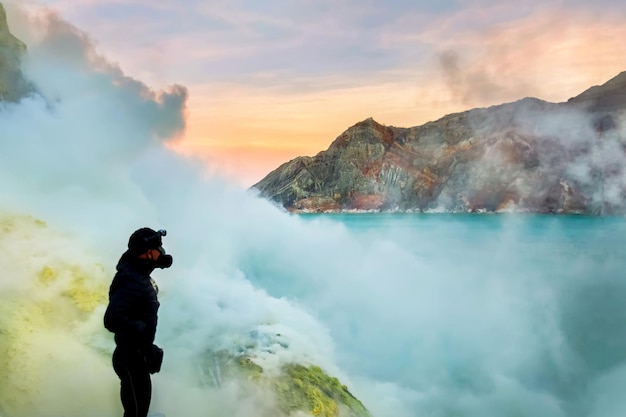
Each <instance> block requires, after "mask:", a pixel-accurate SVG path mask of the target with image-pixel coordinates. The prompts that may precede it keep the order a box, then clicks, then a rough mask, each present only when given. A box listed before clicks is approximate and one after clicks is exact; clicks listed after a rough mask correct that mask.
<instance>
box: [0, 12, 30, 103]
mask: <svg viewBox="0 0 626 417" xmlns="http://www.w3.org/2000/svg"><path fill="white" fill-rule="evenodd" d="M25 52H26V45H24V43H23V42H22V41H20V40H19V39H17V38H16V37H15V36H13V35H12V34H11V32H9V25H8V23H7V15H6V12H5V10H4V6H3V5H2V3H0V101H17V100H18V99H19V98H21V97H22V96H24V95H25V94H27V93H28V92H29V91H30V90H31V89H32V86H30V85H29V83H28V82H26V81H25V79H24V77H23V76H22V72H21V70H20V62H21V59H22V55H23V54H24V53H25Z"/></svg>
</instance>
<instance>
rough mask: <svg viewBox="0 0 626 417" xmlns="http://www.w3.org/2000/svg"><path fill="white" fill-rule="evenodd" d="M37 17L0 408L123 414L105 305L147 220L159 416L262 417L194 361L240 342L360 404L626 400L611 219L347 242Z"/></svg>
mask: <svg viewBox="0 0 626 417" xmlns="http://www.w3.org/2000/svg"><path fill="white" fill-rule="evenodd" d="M15 17H16V18H17V19H22V21H23V22H26V23H27V22H28V19H27V18H26V17H24V16H21V17H20V16H17V15H15ZM41 19H43V20H40V21H38V23H37V24H34V23H33V24H31V25H28V24H26V23H25V24H24V26H23V30H24V31H25V32H24V33H19V34H18V35H20V36H21V37H23V38H24V40H26V41H27V42H29V54H28V57H27V59H26V61H25V63H24V71H25V74H26V75H27V76H28V77H29V78H30V79H31V80H32V81H33V83H34V84H35V85H36V87H37V89H38V91H39V93H38V94H34V95H31V96H29V97H26V98H24V99H23V100H21V101H20V102H19V103H16V104H6V103H5V104H2V107H1V108H0V146H1V147H2V152H0V244H1V249H2V250H0V267H1V272H2V273H1V275H0V329H3V332H4V333H3V334H0V349H2V350H0V374H1V375H2V376H4V377H6V378H7V381H2V385H1V386H0V401H3V403H0V407H1V408H0V414H2V415H3V417H7V416H11V417H15V416H17V417H22V416H29V417H32V416H35V417H53V416H60V415H63V416H66V417H79V416H80V417H91V416H94V417H95V416H105V415H115V414H120V405H119V399H118V381H117V378H116V377H115V375H114V373H113V370H112V369H111V367H110V352H111V351H112V349H113V340H112V337H111V335H110V334H109V333H108V332H106V331H105V330H104V329H103V327H102V314H103V312H104V308H105V303H106V300H103V299H102V298H101V297H102V294H105V293H106V288H108V284H109V282H110V279H111V278H112V276H113V272H114V266H115V263H116V261H117V259H118V257H119V255H120V254H121V253H122V252H123V251H124V249H125V247H126V241H127V238H128V236H129V234H130V233H131V232H132V231H133V230H135V229H136V228H139V227H143V226H149V227H153V228H165V229H167V230H168V235H167V237H166V238H165V247H166V249H167V250H168V252H170V253H172V254H173V255H174V265H173V267H172V268H171V269H168V270H163V271H157V272H155V274H154V278H155V279H156V280H157V282H158V285H159V287H160V291H161V292H160V295H159V297H160V301H161V310H160V316H159V320H160V322H159V329H158V334H157V343H158V344H159V345H161V346H162V347H163V348H164V350H165V352H166V353H165V354H166V360H165V363H164V365H163V370H162V372H161V373H160V374H158V375H156V376H155V377H154V379H153V380H154V400H153V410H155V411H160V412H164V413H166V414H167V415H168V416H178V415H185V416H189V417H196V416H198V417H200V416H205V417H206V416H209V417H212V416H220V415H229V416H234V417H249V416H258V415H261V416H266V415H267V416H274V415H276V414H275V413H274V410H275V404H274V399H273V398H272V396H271V395H265V394H266V393H264V392H262V390H261V389H260V388H258V387H257V388H253V387H250V386H247V384H232V383H229V382H228V381H224V380H222V379H221V378H220V376H219V375H218V374H215V373H212V372H210V368H209V369H208V370H207V369H206V368H203V367H202V366H201V362H202V361H203V360H205V358H206V355H205V354H206V352H207V351H208V350H220V349H227V350H229V349H230V350H235V349H241V348H242V347H244V348H247V349H250V350H251V352H252V353H254V354H255V355H256V358H257V360H258V361H259V363H260V364H262V365H263V366H264V369H265V370H266V371H267V372H269V373H271V372H272V371H275V370H276V369H278V367H279V365H280V364H282V363H287V362H292V361H295V362H301V363H305V364H308V363H313V364H316V365H319V366H320V367H322V368H323V369H324V370H325V371H326V372H327V373H329V374H330V375H333V376H337V377H338V378H339V379H340V380H341V382H342V383H344V384H346V385H347V386H348V387H349V388H350V391H351V392H352V393H354V394H355V395H356V397H358V398H359V399H360V400H362V401H363V403H364V404H365V406H366V407H367V408H368V409H370V410H371V411H372V413H373V414H374V415H375V416H395V417H417V416H436V417H439V416H441V417H444V416H446V417H447V416H453V415H454V416H470V417H478V416H480V417H490V416H494V417H495V416H502V415H520V416H529V417H530V416H545V417H561V416H594V417H595V416H600V415H607V416H611V415H618V412H617V411H618V410H622V411H623V410H624V409H626V408H625V407H624V406H623V405H624V404H623V403H620V402H619V401H620V400H619V399H618V393H616V392H615V390H614V389H610V387H612V386H617V385H618V384H621V385H623V384H624V383H625V382H626V380H625V374H624V372H623V364H624V361H625V360H626V358H625V357H624V354H620V352H621V351H623V352H626V348H625V349H621V350H620V349H617V348H621V347H626V338H625V337H623V336H619V334H618V331H622V330H623V328H620V325H621V324H624V323H625V322H626V317H624V314H621V313H619V312H617V313H616V312H613V310H614V309H615V308H616V306H619V307H620V308H621V309H622V310H623V308H622V307H623V306H622V303H621V302H620V301H621V300H623V298H622V296H623V295H624V294H625V293H624V288H623V287H624V286H623V285H621V284H620V281H619V280H617V277H618V275H617V271H620V269H621V266H622V262H621V259H623V253H621V252H618V251H617V249H615V247H614V246H612V243H615V242H616V241H617V240H616V239H617V238H616V236H620V231H621V232H623V231H624V224H623V223H620V222H615V224H613V225H611V226H610V227H609V226H606V225H605V228H604V229H602V231H603V232H606V231H612V232H613V233H612V234H611V233H607V235H603V236H601V237H597V236H588V237H589V241H590V242H593V245H592V246H589V247H587V246H576V245H573V246H572V241H570V240H568V239H567V236H568V235H567V233H566V232H569V231H568V230H563V229H562V228H561V226H560V223H558V222H556V221H555V222H554V223H551V222H550V221H549V220H548V221H545V222H544V223H540V224H539V231H538V232H537V233H538V234H539V236H540V238H541V239H539V240H532V239H529V238H528V235H527V234H526V233H525V231H526V229H525V227H526V226H525V225H526V223H525V222H524V221H520V222H519V223H518V221H517V220H516V218H512V219H508V218H501V219H500V220H494V218H493V217H491V218H489V217H486V218H484V219H482V220H480V221H477V222H476V223H474V224H475V226H473V228H472V227H469V226H468V225H467V223H464V222H463V219H464V218H463V217H460V218H454V217H441V218H437V217H436V216H435V217H434V218H433V217H429V218H424V221H423V223H419V221H418V222H417V223H413V224H415V225H417V226H416V227H415V229H409V230H406V229H403V228H395V227H394V224H397V223H390V227H389V228H385V229H384V230H374V231H368V230H364V231H360V232H355V231H352V230H351V229H348V228H346V227H345V226H343V225H339V224H336V223H332V222H330V221H327V220H318V219H303V218H300V217H295V216H289V215H286V214H284V213H282V212H280V211H279V210H277V209H276V208H275V207H274V206H272V205H271V204H269V203H268V202H266V201H263V200H260V199H257V198H255V197H254V196H251V195H250V194H248V193H247V192H246V191H245V190H241V189H240V188H238V187H236V186H234V185H232V184H230V183H228V182H227V181H224V180H221V179H219V178H211V177H209V176H208V175H206V173H205V171H204V169H203V167H202V165H201V163H200V162H199V161H196V160H193V159H189V158H185V157H183V156H181V155H178V154H176V153H174V152H173V151H171V150H170V149H169V148H168V146H167V145H168V142H169V141H171V140H176V138H178V137H179V136H180V135H181V134H182V133H183V130H184V113H185V108H184V105H185V99H186V94H187V92H186V91H185V89H184V88H182V87H178V86H175V87H172V88H171V89H170V90H169V91H166V92H153V91H151V90H150V89H149V88H148V87H147V86H145V85H143V84H142V83H140V82H138V81H136V80H133V79H130V78H128V77H127V76H125V75H124V74H123V73H122V72H121V71H120V69H119V68H117V67H116V66H115V65H113V64H111V63H109V62H107V61H106V60H105V59H104V58H102V57H100V56H98V54H97V53H96V51H95V50H94V48H93V45H92V44H91V43H90V41H89V39H88V37H87V36H86V35H85V34H84V33H82V32H80V31H78V30H77V29H75V28H72V27H71V26H69V25H68V24H66V23H64V22H63V21H61V20H60V19H59V18H58V17H55V16H47V17H45V18H44V17H42V18H41ZM34 28H37V29H36V30H35V29H34ZM42 28H44V29H45V30H44V29H42ZM26 30H28V31H29V32H26ZM41 30H43V32H39V31H41ZM28 216H32V217H33V218H35V219H41V220H43V221H45V222H46V223H47V225H44V224H41V223H38V222H37V221H35V220H33V218H31V217H28ZM360 219H362V221H364V222H365V221H367V217H361V218H360ZM438 219H440V220H438ZM458 219H460V220H458ZM574 226H576V224H574ZM621 235H623V233H621ZM609 237H610V238H611V239H613V240H611V239H609ZM542 239H543V240H542ZM621 242H622V243H623V239H622V241H621ZM622 247H623V246H622ZM588 248H592V249H593V250H594V252H593V253H590V254H588V256H587V257H585V256H581V253H583V254H584V253H585V252H584V251H585V250H587V249H588ZM591 277H595V279H591ZM588 297H590V298H588ZM588 300H595V302H593V303H592V302H590V301H588ZM611 312H612V313H613V314H612V315H611V314H609V313H611ZM607 317H608V318H607ZM581 322H582V323H583V324H582V325H579V323H581ZM597 323H602V324H603V325H602V326H598V325H597ZM581 326H582V327H581ZM622 333H623V331H622ZM609 334H611V335H616V336H615V337H614V339H612V340H611V343H608V342H607V337H608V335H609ZM585 337H591V339H585ZM594 342H595V343H594ZM576 381H581V382H580V384H579V383H578V382H576ZM620 398H621V397H620ZM603 413H604V414H603ZM5 414H6V415H5Z"/></svg>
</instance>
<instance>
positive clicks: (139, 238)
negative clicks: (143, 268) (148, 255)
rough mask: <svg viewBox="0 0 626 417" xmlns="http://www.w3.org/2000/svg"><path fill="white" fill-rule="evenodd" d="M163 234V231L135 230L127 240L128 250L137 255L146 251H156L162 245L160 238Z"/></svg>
mask: <svg viewBox="0 0 626 417" xmlns="http://www.w3.org/2000/svg"><path fill="white" fill-rule="evenodd" d="M165 234H166V232H165V230H159V231H154V230H152V229H150V228H149V227H142V228H141V229H137V230H135V231H134V232H133V234H132V235H130V238H129V239H128V249H129V250H132V251H134V252H138V253H141V252H144V251H146V250H148V249H158V248H160V247H161V245H163V241H162V240H161V236H165Z"/></svg>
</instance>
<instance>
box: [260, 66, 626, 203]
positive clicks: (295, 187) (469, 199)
mask: <svg viewBox="0 0 626 417" xmlns="http://www.w3.org/2000/svg"><path fill="white" fill-rule="evenodd" d="M625 149H626V72H623V73H621V74H619V75H618V76H617V77H615V78H614V79H612V80H610V81H608V82H607V83H606V84H604V85H602V86H597V87H593V88H590V89H589V90H587V91H585V92H584V93H582V94H580V95H579V96H577V97H574V98H572V99H570V100H569V101H568V102H566V103H548V102H545V101H542V100H538V99H533V98H526V99H523V100H520V101H517V102H514V103H508V104H503V105H499V106H494V107H490V108H484V109H474V110H469V111H466V112H463V113H457V114H451V115H448V116H445V117H443V118H441V119H440V120H437V121H434V122H429V123H426V124H425V125H422V126H417V127H411V128H397V127H392V126H384V125H381V124H379V123H377V122H376V121H374V120H373V119H371V118H370V119H367V120H364V121H362V122H360V123H357V124H356V125H354V126H352V127H351V128H349V129H348V130H346V131H345V132H344V133H342V134H341V135H340V136H339V137H338V138H337V139H335V141H334V142H333V143H332V144H331V145H330V147H329V148H328V149H327V150H326V151H323V152H320V153H319V154H317V155H316V156H314V157H299V158H296V159H294V160H292V161H290V162H287V163H285V164H283V165H281V166H280V167H279V168H277V169H276V170H274V171H273V172H271V173H270V174H268V175H267V176H266V177H265V178H263V179H262V180H261V181H260V182H259V183H257V184H255V185H254V186H253V187H252V188H253V189H255V190H257V191H258V192H259V193H260V195H261V196H263V197H266V198H269V199H271V200H273V201H275V202H276V203H278V204H280V205H281V206H283V207H285V208H286V209H287V210H290V211H296V212H335V211H360V210H367V211H417V212H421V211H447V212H477V211H478V212H482V211H487V212H493V211H521V212H538V213H583V214H611V213H624V212H626V198H625V197H626V154H625Z"/></svg>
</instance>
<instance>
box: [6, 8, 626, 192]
mask: <svg viewBox="0 0 626 417" xmlns="http://www.w3.org/2000/svg"><path fill="white" fill-rule="evenodd" d="M5 4H9V5H13V6H18V7H19V8H20V9H22V10H24V11H27V12H28V13H30V14H31V15H33V16H37V15H40V14H44V13H55V14H57V15H58V16H59V18H60V19H62V20H64V21H66V22H68V23H69V24H70V25H73V26H74V27H75V28H77V29H78V30H79V31H83V32H84V36H85V39H87V40H88V42H90V43H91V44H92V45H93V47H94V50H95V52H96V53H97V54H98V55H99V56H101V57H103V58H104V59H105V60H106V61H108V62H109V63H110V64H111V65H113V66H116V67H118V68H119V69H120V70H121V71H122V72H123V73H124V74H126V75H127V76H128V77H131V78H133V79H137V80H141V81H142V82H143V83H145V84H146V85H147V86H148V87H149V88H151V89H153V90H155V91H170V90H171V89H172V86H176V85H178V86H184V87H185V88H186V89H187V92H188V95H187V97H186V100H187V101H186V105H185V128H184V131H183V132H182V133H181V134H180V137H179V138H178V140H177V141H176V142H175V143H174V144H172V145H171V146H173V147H174V148H175V149H176V150H177V151H179V152H181V153H183V154H188V155H194V156H197V157H199V158H201V159H203V160H204V161H205V163H206V165H207V167H208V170H209V171H210V172H212V173H215V174H218V175H223V176H226V177H228V178H231V179H233V180H234V181H236V182H237V183H238V184H240V185H242V186H245V187H248V186H251V185H253V184H254V183H256V182H258V181H259V180H261V179H262V178H263V177H264V176H265V175H266V174H268V173H269V172H270V171H272V170H273V169H275V168H277V167H278V166H279V165H280V164H282V163H284V162H287V161H289V160H291V159H293V158H295V157H298V156H303V155H307V156H313V155H315V154H317V153H318V152H320V151H323V150H325V149H327V148H328V146H329V145H330V144H331V142H332V141H333V140H334V139H335V138H336V137H337V136H339V135H340V134H341V133H342V132H343V131H345V130H346V129H348V128H349V127H350V126H352V125H354V124H356V123H357V122H360V121H362V120H364V119H367V118H369V117H372V118H374V120H376V121H377V122H379V123H383V124H385V125H392V126H397V127H411V126H419V125H421V124H424V123H426V122H428V121H432V120H437V119H439V118H441V117H443V116H445V115H446V114H450V113H454V112H459V111H464V110H468V109H470V108H475V107H486V106H490V105H494V104H500V103H504V102H510V101H515V100H518V99H521V98H524V97H528V96H531V97H537V98H541V99H544V100H547V101H552V102H561V101H566V100H567V99H569V98H570V97H573V96H576V95H578V94H579V93H581V92H582V91H584V90H586V89H587V88H589V87H591V86H593V85H599V84H602V83H604V82H606V81H608V80H609V79H611V78H612V77H614V76H616V75H617V74H619V73H620V72H621V71H624V70H626V42H625V41H624V39H626V5H624V3H623V1H617V0H597V1H594V2H589V1H579V0H570V1H568V0H561V1H544V0H542V1H539V0H525V1H524V2H519V1H510V0H506V1H487V0H457V1H453V0H444V1H440V0H437V1H432V0H427V1H419V2H417V1H408V0H395V1H386V2H383V1H371V0H361V1H355V0H341V1H337V0H333V1H330V0H317V1H311V0H289V1H286V0H266V1H257V0H235V1H228V2H226V1H200V0H184V1H181V0H160V1H158V2H154V1H152V0H5ZM10 18H11V13H9V19H10ZM9 24H10V25H11V22H9ZM11 30H12V31H13V33H14V34H16V35H17V36H18V37H19V36H20V28H19V25H18V26H15V25H14V26H11Z"/></svg>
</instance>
